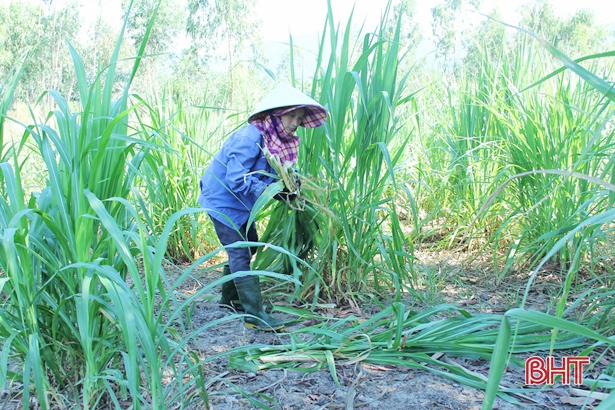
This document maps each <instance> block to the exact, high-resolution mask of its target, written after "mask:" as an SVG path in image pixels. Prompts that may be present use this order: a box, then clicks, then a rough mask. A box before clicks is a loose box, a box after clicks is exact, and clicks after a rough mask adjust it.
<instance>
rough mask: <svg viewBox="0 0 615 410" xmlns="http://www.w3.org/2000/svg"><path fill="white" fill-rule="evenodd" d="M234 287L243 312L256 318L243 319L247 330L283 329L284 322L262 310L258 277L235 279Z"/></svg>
mask: <svg viewBox="0 0 615 410" xmlns="http://www.w3.org/2000/svg"><path fill="white" fill-rule="evenodd" d="M235 287H236V289H237V293H238V294H239V302H241V305H242V306H243V308H244V310H245V312H246V313H247V314H250V315H252V316H256V317H245V318H244V323H245V325H246V327H247V328H248V329H258V330H264V331H274V330H280V329H282V328H283V327H284V322H281V321H279V320H277V319H275V318H274V317H273V316H271V315H269V314H268V313H267V312H265V311H264V310H263V297H262V295H261V285H260V281H259V277H258V276H250V277H249V278H246V279H239V280H238V279H235Z"/></svg>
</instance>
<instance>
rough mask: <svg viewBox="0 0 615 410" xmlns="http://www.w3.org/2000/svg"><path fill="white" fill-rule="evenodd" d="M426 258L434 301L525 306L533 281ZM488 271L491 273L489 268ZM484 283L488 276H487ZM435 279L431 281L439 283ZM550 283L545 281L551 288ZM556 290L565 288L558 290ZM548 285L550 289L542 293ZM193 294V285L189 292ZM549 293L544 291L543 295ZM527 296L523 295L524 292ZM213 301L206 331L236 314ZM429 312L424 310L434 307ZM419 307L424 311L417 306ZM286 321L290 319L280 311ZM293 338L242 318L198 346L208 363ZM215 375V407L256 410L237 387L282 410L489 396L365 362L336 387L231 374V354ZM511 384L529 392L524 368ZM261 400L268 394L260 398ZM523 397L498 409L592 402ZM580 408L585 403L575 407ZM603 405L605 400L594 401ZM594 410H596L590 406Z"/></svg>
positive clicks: (473, 364) (487, 307) (561, 391)
mask: <svg viewBox="0 0 615 410" xmlns="http://www.w3.org/2000/svg"><path fill="white" fill-rule="evenodd" d="M417 256H418V257H419V259H420V260H421V259H422V261H423V263H425V266H429V268H430V269H431V271H432V272H434V271H435V272H439V275H442V277H441V278H435V279H434V280H436V281H438V280H440V281H441V285H440V286H438V288H437V289H432V290H433V294H432V295H431V297H432V298H433V302H437V303H443V302H449V303H452V304H455V305H457V306H463V307H464V308H466V309H468V310H471V311H473V312H482V313H487V312H491V313H503V312H505V311H506V310H507V309H510V308H512V307H514V306H515V305H516V303H517V302H518V296H517V294H518V293H519V292H520V290H519V289H521V288H522V286H523V284H524V282H525V280H524V278H518V280H517V282H515V279H512V280H511V282H510V283H504V284H503V283H499V284H496V283H495V281H489V280H477V279H476V278H477V276H476V275H477V274H478V273H480V272H477V271H473V272H468V271H466V270H465V268H464V267H463V263H462V261H461V259H459V258H455V255H442V254H440V255H434V254H433V253H430V252H417ZM473 266H474V267H475V268H474V269H479V270H480V269H482V268H481V266H482V265H481V264H480V262H479V261H478V262H477V261H474V264H473ZM485 269H488V268H485ZM217 275H218V273H217V272H212V273H211V277H209V278H200V281H201V282H202V281H207V280H211V279H215V278H216V277H217ZM479 277H480V276H479ZM433 282H434V281H433V280H432V281H431V283H432V284H433ZM543 282H544V283H543ZM551 285H552V286H553V288H555V287H557V285H558V284H557V283H552V284H551ZM551 285H550V284H549V277H548V275H545V278H543V280H542V282H541V284H540V286H537V289H538V290H536V291H535V292H533V293H532V297H531V300H530V301H529V303H531V304H534V305H536V306H541V307H543V308H544V306H545V303H549V300H550V299H549V298H550V297H549V293H550V292H549V286H551ZM541 286H542V288H541ZM187 289H193V290H194V286H193V287H192V288H190V286H187ZM541 289H542V290H541ZM521 292H522V290H521ZM210 296H211V301H204V302H201V303H200V304H199V305H198V307H197V308H196V310H195V312H194V314H193V317H192V321H193V325H194V326H195V327H198V326H202V325H204V324H206V323H209V322H211V321H213V320H216V319H220V318H222V317H224V316H227V315H228V314H229V312H228V310H227V309H224V308H222V307H220V306H218V305H217V304H216V303H215V300H216V299H217V295H216V294H214V293H212V294H211V295H210ZM426 307H427V306H425V307H424V308H426ZM413 308H414V309H417V306H413ZM278 316H279V317H282V318H286V319H290V318H291V317H289V316H286V317H285V316H284V315H283V314H280V313H278ZM301 326H303V325H302V324H296V325H294V326H291V327H287V328H286V329H284V331H285V332H292V331H293V330H295V329H298V328H300V327H301ZM289 340H290V339H289V337H288V334H287V333H280V334H274V333H270V332H262V331H254V330H248V329H246V328H245V327H244V326H243V324H242V323H241V322H240V321H239V320H233V321H229V322H225V323H223V324H220V325H218V326H216V327H212V328H210V329H209V330H208V331H207V332H205V333H203V334H202V335H200V336H199V337H198V341H197V342H196V345H195V346H194V348H195V349H196V350H197V351H199V353H200V354H202V355H203V356H204V357H211V356H213V355H215V354H219V353H221V352H224V351H228V350H229V349H232V348H235V347H238V346H247V345H253V344H267V345H271V344H287V343H289ZM454 361H455V362H456V363H459V364H462V365H463V366H464V367H466V368H468V369H471V370H473V371H475V372H478V373H480V374H483V375H484V376H487V374H488V372H489V363H487V362H485V361H471V360H465V359H459V358H455V359H454ZM205 370H206V372H207V374H208V376H209V377H210V378H211V379H213V378H216V377H219V378H221V380H220V381H217V382H214V383H213V384H212V385H211V387H210V389H209V392H210V402H211V406H212V409H256V408H258V407H257V406H256V405H255V404H254V403H250V401H249V400H248V399H247V398H246V397H244V396H243V395H242V394H240V393H238V392H237V391H236V390H235V389H234V386H236V387H238V388H240V389H242V390H244V391H245V392H251V393H254V395H253V396H252V397H254V398H258V399H259V400H260V401H261V402H263V403H265V404H267V405H268V406H270V407H271V408H274V409H283V410H291V409H297V410H304V409H305V410H309V409H353V408H366V409H387V410H401V409H404V410H405V409H459V410H470V409H480V408H481V405H482V400H483V398H484V392H483V391H482V390H479V389H474V388H471V387H467V386H464V385H461V384H459V383H456V382H454V381H452V380H450V379H448V378H445V377H441V376H439V375H436V374H433V373H431V372H427V371H417V370H408V369H404V368H395V367H389V366H377V365H372V364H366V363H358V364H355V365H351V366H341V367H338V368H337V375H338V378H339V381H340V385H338V384H336V383H335V381H334V380H333V378H332V376H331V374H330V373H329V371H328V370H321V371H318V372H314V373H301V372H296V371H291V370H284V369H274V370H264V371H259V372H246V371H239V370H235V369H233V368H230V367H229V365H228V357H226V356H224V357H221V358H218V359H216V360H213V361H211V362H210V363H208V365H207V366H206V369H205ZM504 380H505V381H506V382H507V383H509V385H516V386H519V387H522V386H523V382H524V369H516V368H509V369H507V373H506V374H505V377H504ZM259 395H260V396H259ZM516 398H517V399H518V400H519V401H520V402H521V403H522V405H520V406H519V405H514V404H511V403H509V402H507V401H504V400H502V399H501V398H498V399H497V401H496V403H495V405H494V407H493V408H494V409H519V408H524V409H547V408H548V409H573V408H581V406H579V405H578V404H582V403H584V402H585V400H584V399H582V398H579V397H577V396H576V395H575V394H574V391H572V390H570V389H569V388H568V386H562V385H559V386H558V385H556V386H553V387H550V388H549V389H548V390H545V391H542V392H534V393H531V394H524V395H518V396H516ZM575 402H576V403H577V405H573V404H569V403H575ZM588 403H590V404H591V403H593V404H594V405H597V404H598V402H595V401H589V402H588ZM586 408H592V406H591V405H590V406H588V407H586Z"/></svg>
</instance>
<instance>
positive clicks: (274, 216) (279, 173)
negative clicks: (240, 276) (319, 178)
mask: <svg viewBox="0 0 615 410" xmlns="http://www.w3.org/2000/svg"><path fill="white" fill-rule="evenodd" d="M262 150H263V152H264V154H265V158H266V159H267V161H268V162H269V164H270V165H271V167H272V168H273V169H274V171H275V172H276V175H275V176H276V177H277V178H278V179H279V181H278V182H277V183H275V184H273V186H272V187H270V188H269V190H270V192H271V193H272V195H274V196H275V195H277V194H279V191H282V192H283V193H284V195H283V197H282V198H284V200H281V201H274V202H271V201H269V202H268V204H269V205H270V206H269V207H268V208H266V209H265V210H263V212H262V213H263V216H264V217H266V218H268V220H269V224H268V225H267V227H266V229H265V231H264V232H263V234H262V236H261V241H263V242H266V243H270V244H272V245H277V246H279V247H282V248H284V249H286V250H287V251H288V252H290V253H291V254H292V255H293V256H294V257H293V256H290V255H288V254H285V253H280V252H278V251H277V250H275V249H274V248H272V247H269V246H264V247H261V248H259V252H258V253H257V255H256V258H255V260H254V263H253V266H254V268H255V269H257V270H269V271H272V272H278V273H286V274H292V275H294V276H295V277H299V276H300V275H301V274H302V272H301V269H300V267H299V266H298V265H297V260H302V261H307V262H308V263H310V262H312V261H313V260H314V257H315V256H316V254H315V251H316V249H317V246H318V244H319V243H321V241H322V238H323V229H326V228H327V227H328V226H330V225H331V223H332V222H331V221H332V219H333V218H334V215H333V214H332V213H331V212H330V211H329V210H328V209H326V208H325V207H324V206H322V205H320V204H321V203H323V196H324V195H325V194H326V190H325V189H322V188H321V187H320V186H319V185H318V183H317V182H316V181H315V180H314V179H313V178H308V177H305V176H303V175H301V174H300V173H299V172H297V170H296V169H295V168H294V167H293V166H292V164H291V163H290V162H288V161H287V162H286V163H284V164H282V163H281V162H280V159H279V158H278V157H277V156H276V155H273V154H271V152H269V150H268V149H267V147H263V148H262ZM276 192H277V193H276ZM274 193H276V194H274ZM264 197H265V198H267V200H269V198H270V196H269V195H265V196H264ZM261 204H262V203H261ZM259 209H260V208H258V209H257V208H256V207H255V211H254V212H253V214H254V213H258V212H259ZM315 273H316V272H315V271H314V270H309V273H308V276H310V277H311V276H312V275H314V274H315ZM303 282H306V283H310V282H311V280H307V281H305V280H304V281H303ZM308 288H309V286H308ZM306 291H307V289H306V288H303V289H297V292H296V293H295V296H297V297H303V296H305V293H306Z"/></svg>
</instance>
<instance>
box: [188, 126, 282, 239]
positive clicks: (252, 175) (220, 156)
mask: <svg viewBox="0 0 615 410" xmlns="http://www.w3.org/2000/svg"><path fill="white" fill-rule="evenodd" d="M261 147H264V141H263V136H262V135H261V133H260V131H259V130H258V129H256V127H254V126H253V125H249V124H248V125H244V126H243V127H241V128H239V129H238V130H237V131H235V132H233V133H232V134H231V136H230V137H229V138H228V139H227V140H226V141H225V142H224V144H223V145H222V148H221V149H220V151H218V153H217V154H216V155H215V156H214V158H213V161H212V162H211V164H209V166H208V167H207V170H206V171H205V174H204V175H203V178H201V195H200V196H199V199H198V201H199V204H200V205H201V206H202V207H204V208H207V212H208V213H209V215H210V216H211V217H213V218H215V219H216V220H218V221H220V222H222V223H223V224H225V225H227V226H228V227H230V228H233V229H238V228H240V227H241V226H242V225H243V224H245V223H246V222H247V221H248V218H249V217H250V211H251V210H252V207H253V206H254V203H255V202H256V200H257V199H258V197H259V196H260V194H262V193H263V191H264V190H265V188H267V186H268V185H269V184H271V183H272V182H274V178H272V177H269V176H266V175H264V174H262V173H259V172H258V171H262V172H266V173H268V174H273V175H275V171H274V170H273V168H272V167H271V165H269V163H268V162H267V159H266V158H265V155H264V154H263V151H262V150H261Z"/></svg>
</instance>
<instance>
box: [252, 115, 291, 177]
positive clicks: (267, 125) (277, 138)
mask: <svg viewBox="0 0 615 410" xmlns="http://www.w3.org/2000/svg"><path fill="white" fill-rule="evenodd" d="M297 108H301V106H294V107H285V108H279V109H277V110H273V112H270V113H268V114H265V115H262V116H260V117H258V118H255V119H253V120H252V125H254V126H255V127H256V128H257V129H258V130H259V131H260V132H261V134H263V139H264V140H265V145H266V146H267V149H268V150H269V152H271V154H272V155H276V156H277V157H278V158H279V159H280V162H281V163H282V164H285V163H286V161H288V162H290V163H291V164H292V165H294V164H295V163H296V162H297V152H298V151H299V144H300V143H301V139H300V138H299V137H298V136H296V135H288V134H286V133H285V132H284V127H283V126H282V120H281V119H280V117H281V116H282V115H284V114H286V113H289V112H291V111H292V110H296V109H297Z"/></svg>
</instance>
